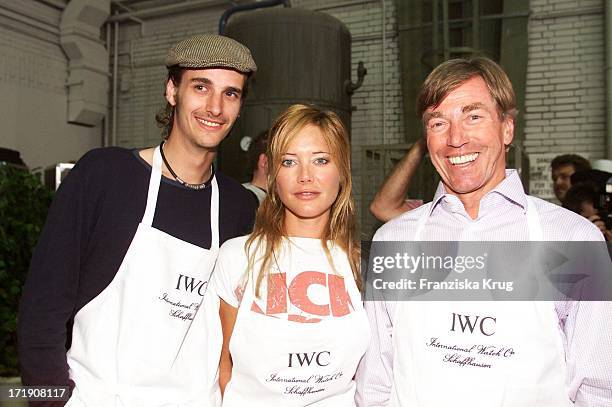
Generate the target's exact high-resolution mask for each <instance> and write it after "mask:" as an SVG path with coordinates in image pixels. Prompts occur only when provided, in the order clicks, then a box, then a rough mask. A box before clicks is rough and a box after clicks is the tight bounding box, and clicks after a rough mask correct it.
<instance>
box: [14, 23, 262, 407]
mask: <svg viewBox="0 0 612 407" xmlns="http://www.w3.org/2000/svg"><path fill="white" fill-rule="evenodd" d="M166 66H167V68H168V79H167V81H166V88H165V99H166V102H167V105H166V108H165V109H164V110H163V111H162V112H161V113H160V114H159V115H158V117H157V121H158V123H159V124H160V126H161V127H162V133H163V141H162V143H161V144H160V145H159V146H157V147H154V148H149V149H144V150H127V149H122V148H117V147H110V148H103V149H97V150H93V151H90V152H89V153H87V154H86V155H85V156H84V157H83V158H81V160H80V161H79V162H78V163H77V165H76V166H75V167H74V169H73V170H72V171H71V173H70V175H69V176H68V177H67V178H66V179H65V180H64V182H63V183H62V186H61V187H60V189H59V191H58V193H57V195H56V198H55V201H54V203H53V205H52V207H51V209H50V212H49V215H48V219H47V224H46V225H45V228H44V230H43V233H42V235H41V237H40V240H39V243H38V246H37V248H36V251H35V253H34V256H33V258H32V263H31V267H30V273H29V276H28V279H27V282H26V286H25V288H24V293H23V298H22V302H21V309H20V316H19V320H20V321H19V322H20V329H19V334H20V360H21V366H22V375H23V382H24V384H27V385H36V386H50V385H58V386H62V385H63V386H69V388H70V390H71V393H70V399H69V401H68V404H67V405H69V406H111V405H112V406H130V407H135V406H147V407H151V406H162V405H164V406H168V405H173V406H196V405H197V406H209V405H217V404H218V403H219V402H220V395H219V392H218V386H217V383H216V370H217V365H218V352H219V350H220V347H221V342H220V341H221V334H220V326H219V322H218V308H217V307H218V304H217V303H216V302H215V301H216V300H215V298H214V297H216V296H212V295H206V288H207V285H208V279H209V277H210V273H211V270H212V267H213V264H214V262H215V260H216V256H217V250H218V247H219V245H220V244H221V243H223V242H224V241H225V240H227V239H230V238H233V237H236V236H240V235H244V234H247V233H249V232H250V230H251V228H252V224H253V219H254V213H255V212H254V211H255V208H254V205H251V203H252V202H253V200H252V199H251V197H250V196H249V195H248V192H247V191H246V190H245V189H244V188H243V187H242V186H241V185H240V184H239V183H238V182H236V181H234V180H232V179H230V178H228V177H227V176H225V175H223V174H221V173H220V172H218V171H215V169H214V168H213V166H212V163H213V159H214V157H215V155H216V150H217V147H218V146H219V144H220V143H221V141H222V140H223V139H224V138H225V137H226V136H227V134H228V133H229V131H230V129H231V128H232V125H233V124H234V122H235V121H236V118H237V117H238V113H239V111H240V107H241V103H242V99H243V97H244V95H245V91H246V83H247V80H248V77H249V76H250V74H251V73H252V72H254V71H255V70H256V69H257V67H256V66H255V62H254V61H253V59H252V57H251V53H250V52H249V50H248V49H247V48H246V47H245V46H243V45H242V44H240V43H238V42H236V41H234V40H232V39H230V38H227V37H222V36H218V35H199V36H195V37H192V38H189V39H187V40H184V41H182V42H180V43H178V44H177V45H175V46H174V47H173V48H172V49H171V50H170V51H169V53H168V56H167V58H166ZM63 403H64V402H62V403H60V404H57V403H56V404H49V405H63ZM40 405H44V403H41V404H40Z"/></svg>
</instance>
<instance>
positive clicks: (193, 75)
mask: <svg viewBox="0 0 612 407" xmlns="http://www.w3.org/2000/svg"><path fill="white" fill-rule="evenodd" d="M245 81H246V75H244V74H242V73H240V72H236V71H233V70H231V69H187V70H185V72H184V73H183V76H182V78H181V81H180V84H179V85H178V86H176V85H175V84H174V83H173V82H172V81H171V80H169V81H168V83H167V86H166V99H167V100H168V102H169V103H170V104H171V105H173V106H175V114H174V124H173V126H172V131H171V133H170V137H177V138H178V137H180V138H184V139H185V140H187V141H188V142H190V143H191V144H193V145H195V146H197V147H200V148H206V149H212V150H214V149H216V148H217V146H218V145H219V143H221V141H222V140H223V139H224V138H225V136H227V134H228V133H229V131H230V130H231V128H232V126H233V124H234V122H235V121H236V119H237V117H238V113H239V112H240V106H241V103H242V92H243V88H244V83H245Z"/></svg>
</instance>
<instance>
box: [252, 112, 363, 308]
mask: <svg viewBox="0 0 612 407" xmlns="http://www.w3.org/2000/svg"><path fill="white" fill-rule="evenodd" d="M307 125H313V126H316V127H317V128H318V129H319V130H320V131H321V134H322V135H323V139H324V140H325V141H326V143H327V145H328V146H329V149H330V154H331V156H332V159H333V160H334V163H335V164H336V166H337V167H338V171H339V173H340V190H339V192H338V197H337V198H336V200H335V201H334V203H333V204H332V206H331V213H330V216H329V221H328V224H327V227H326V228H325V232H324V235H323V236H322V237H321V245H322V246H323V250H324V251H325V254H326V256H327V259H328V260H329V262H330V264H331V265H332V268H334V264H333V261H332V257H331V254H330V251H329V247H328V246H327V241H328V240H330V241H332V242H333V243H334V244H335V245H337V246H338V247H339V248H341V249H342V250H343V251H344V252H345V253H346V255H347V256H348V260H349V264H350V266H351V270H352V272H353V277H354V279H355V283H356V284H357V287H358V288H359V289H360V290H361V287H362V283H361V276H360V272H359V264H360V249H359V242H358V241H357V240H356V235H357V233H356V224H355V203H354V202H353V196H352V191H353V183H352V179H351V150H350V145H349V140H348V132H347V131H346V128H345V127H344V125H343V124H342V121H341V120H340V118H339V117H338V115H337V114H335V113H334V112H332V111H326V110H322V109H320V108H318V107H315V106H308V105H302V104H297V105H292V106H290V107H289V108H287V110H285V111H284V112H283V113H282V114H281V115H280V116H279V117H278V118H277V119H276V121H275V122H274V124H273V125H272V128H271V129H270V139H269V144H268V150H267V151H266V156H267V159H268V194H267V195H266V198H265V199H264V200H263V202H262V203H261V206H260V208H259V211H258V212H257V217H256V218H255V228H254V229H253V233H252V234H251V236H250V237H249V238H248V240H247V242H246V244H245V250H246V253H247V256H248V259H249V260H248V270H249V272H255V270H254V267H255V264H256V263H257V262H258V260H261V263H260V264H261V266H260V267H259V271H258V273H257V278H256V286H255V287H256V288H255V290H256V295H257V296H259V288H260V286H261V282H262V280H263V278H264V277H265V276H268V274H269V269H270V266H271V265H272V259H273V258H274V255H275V253H276V252H277V251H278V249H279V247H280V245H281V242H282V240H283V239H284V238H285V237H286V233H285V227H284V226H285V222H284V220H285V206H284V205H283V202H282V201H281V200H280V197H279V196H278V194H277V192H276V176H277V174H278V171H279V169H280V166H281V162H282V157H283V154H285V153H286V152H287V148H288V146H289V144H290V143H291V142H292V141H293V140H294V139H295V137H296V136H297V135H298V133H299V132H300V131H301V130H302V129H304V127H306V126H307ZM253 245H254V246H253ZM262 251H263V256H261V257H260V258H259V259H258V258H256V256H257V253H261V252H262ZM334 269H335V268H334Z"/></svg>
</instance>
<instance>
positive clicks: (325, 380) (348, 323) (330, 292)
mask: <svg viewBox="0 0 612 407" xmlns="http://www.w3.org/2000/svg"><path fill="white" fill-rule="evenodd" d="M319 246H320V244H319ZM342 255H343V256H344V259H342V260H341V261H338V260H336V265H337V266H338V265H341V267H338V268H339V272H338V274H334V273H333V271H330V272H328V269H329V265H327V267H321V268H319V267H316V261H313V259H312V258H309V259H308V261H307V262H306V261H303V262H302V261H300V259H299V255H298V254H295V253H294V256H297V257H298V258H297V259H296V258H292V259H291V260H290V261H286V259H285V261H283V263H282V264H283V266H281V267H280V269H281V270H282V271H281V270H278V269H277V270H275V272H273V273H271V274H270V277H269V279H268V282H267V285H262V291H264V292H265V295H262V298H261V299H256V298H255V296H254V289H253V284H252V279H249V282H248V283H247V285H246V288H245V291H244V297H243V299H242V301H241V306H240V308H239V310H238V317H237V320H236V325H235V327H234V332H233V334H232V339H231V341H230V352H231V354H232V360H233V363H234V365H233V369H232V379H231V381H230V382H229V384H228V386H227V388H226V390H225V395H224V400H223V402H224V404H223V405H224V406H230V407H231V406H246V405H248V406H281V405H282V406H304V405H321V406H323V405H329V406H338V407H342V406H354V393H355V386H354V382H353V375H354V374H355V371H356V369H357V364H358V363H359V360H360V359H361V356H362V355H363V354H364V353H365V350H366V347H367V344H368V342H369V337H370V333H369V325H368V321H367V318H366V316H365V312H364V311H363V307H362V305H361V301H360V296H359V292H358V290H357V287H356V285H355V282H354V280H353V277H352V273H351V270H350V266H349V265H348V261H347V260H346V255H344V254H343V253H342ZM338 258H340V259H341V257H340V256H338ZM319 262H320V263H321V264H325V263H327V259H326V258H325V256H324V255H323V262H321V261H320V259H319ZM285 264H289V265H290V266H288V267H285V266H284V265H285ZM300 264H310V266H309V267H306V266H300ZM287 268H289V270H288V271H287ZM323 270H325V271H323Z"/></svg>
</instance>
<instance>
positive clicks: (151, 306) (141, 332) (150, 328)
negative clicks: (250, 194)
mask: <svg viewBox="0 0 612 407" xmlns="http://www.w3.org/2000/svg"><path fill="white" fill-rule="evenodd" d="M161 162H162V160H161V155H160V152H159V147H158V148H156V149H155V153H154V156H153V165H152V170H151V178H150V181H149V189H148V194H147V204H146V209H145V213H144V216H143V219H142V221H141V222H140V224H139V225H138V229H137V231H136V234H135V235H134V238H133V240H132V243H131V244H130V247H129V248H128V251H127V253H126V255H125V258H124V259H123V262H122V263H121V266H120V267H119V270H118V271H117V274H116V275H115V277H114V279H113V280H112V282H111V283H110V284H109V285H108V287H106V288H105V289H104V290H103V291H102V292H101V293H100V294H99V295H98V296H97V297H95V298H94V299H93V300H91V301H90V302H89V303H88V304H86V305H85V306H84V307H83V308H82V309H81V310H79V311H78V312H77V314H76V316H75V318H74V327H73V336H72V338H73V339H72V347H71V348H70V350H69V352H68V355H67V356H68V365H69V367H70V378H71V379H72V380H73V381H74V382H75V384H76V387H75V389H74V392H73V395H72V397H71V398H70V400H69V402H68V404H67V405H68V406H70V407H73V406H76V407H79V406H87V407H92V406H104V407H107V406H123V407H128V406H129V407H139V406H143V407H144V406H146V407H152V406H195V405H198V406H211V405H218V404H219V398H220V395H219V394H218V393H219V392H218V391H216V388H217V387H218V385H217V383H218V382H217V380H216V379H217V378H216V373H217V364H218V355H217V354H215V352H214V350H215V349H220V347H221V333H220V324H219V322H218V319H219V318H218V300H217V301H215V299H216V298H217V297H216V296H211V295H207V296H205V297H204V294H205V292H206V291H207V290H206V288H207V285H208V279H209V277H210V273H211V271H212V268H213V265H214V262H215V259H216V256H217V252H218V248H219V231H218V229H219V228H218V219H219V189H218V186H217V181H216V179H215V178H214V177H213V179H212V182H211V187H212V191H211V203H210V208H211V209H210V224H211V238H212V241H211V249H210V250H206V249H203V248H201V247H198V246H196V245H193V244H191V243H188V242H185V241H182V240H180V239H177V238H175V237H173V236H170V235H168V234H166V233H164V232H162V231H160V230H158V229H155V228H153V227H152V223H153V216H154V214H155V207H156V204H157V194H158V191H159V187H160V182H161V176H162V175H161ZM203 298H204V300H203ZM198 310H199V311H198ZM196 315H197V318H194V317H195V316H196ZM209 352H210V354H208V353H209Z"/></svg>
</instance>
